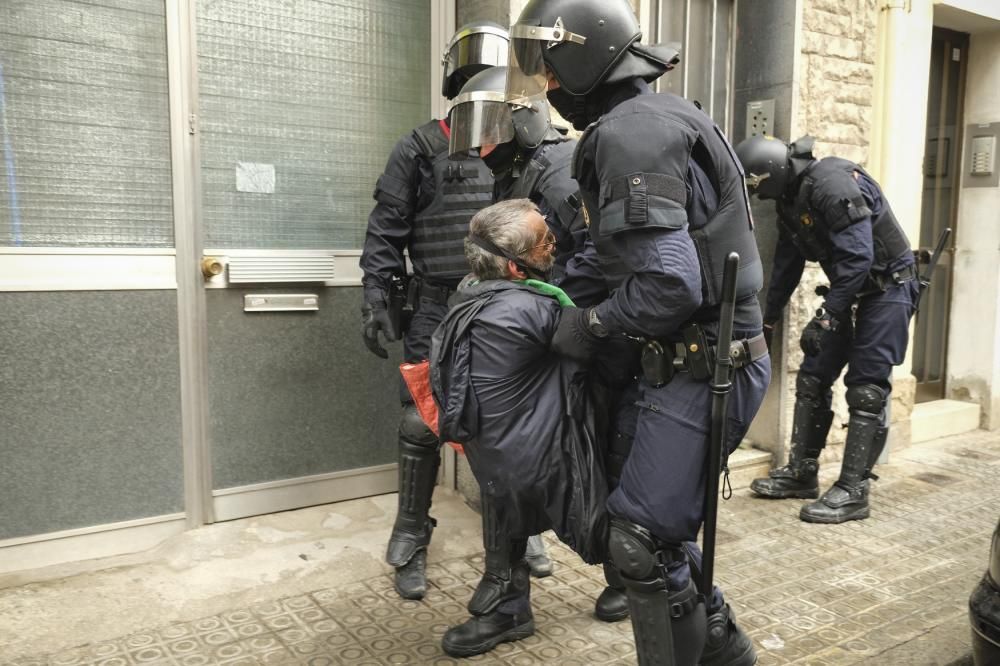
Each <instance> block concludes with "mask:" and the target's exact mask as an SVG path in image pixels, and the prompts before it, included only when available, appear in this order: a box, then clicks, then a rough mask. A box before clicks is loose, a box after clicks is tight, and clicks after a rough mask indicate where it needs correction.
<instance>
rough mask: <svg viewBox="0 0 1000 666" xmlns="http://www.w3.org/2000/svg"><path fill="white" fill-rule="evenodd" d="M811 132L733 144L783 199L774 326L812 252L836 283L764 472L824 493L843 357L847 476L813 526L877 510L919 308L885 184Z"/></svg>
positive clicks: (794, 490) (756, 186)
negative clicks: (781, 446)
mask: <svg viewBox="0 0 1000 666" xmlns="http://www.w3.org/2000/svg"><path fill="white" fill-rule="evenodd" d="M812 147H813V140H812V138H810V137H804V138H802V139H799V140H798V141H796V142H795V143H793V144H792V145H791V146H788V145H786V144H785V143H784V142H782V141H780V140H778V139H775V138H774V137H765V136H756V137H751V138H749V139H747V140H746V141H743V142H742V143H741V144H740V145H739V146H737V148H736V152H737V154H738V156H739V158H740V161H741V162H742V163H743V167H744V168H745V169H746V171H747V184H748V186H749V188H750V190H751V192H752V193H754V194H756V195H757V196H758V197H759V198H760V199H772V200H774V201H775V204H776V207H777V212H778V224H779V228H778V231H779V236H778V244H777V249H776V250H775V255H774V268H773V269H772V272H771V284H770V287H769V289H768V294H767V304H766V307H765V310H764V326H765V331H770V330H773V327H774V325H775V324H776V323H777V322H778V321H779V320H780V318H781V313H782V310H783V309H784V307H785V305H786V304H787V303H788V300H789V298H790V297H791V295H792V292H794V291H795V287H796V286H797V285H798V283H799V279H800V278H801V276H802V270H803V267H804V265H805V262H806V261H816V262H819V264H820V266H821V267H822V269H823V272H824V273H826V276H827V278H828V279H829V280H830V285H829V289H828V291H826V295H825V297H824V301H823V306H822V307H821V308H819V309H818V310H817V311H816V313H815V316H814V317H813V318H812V320H811V321H810V322H809V323H808V324H807V325H806V327H805V329H804V330H803V332H802V338H801V340H800V345H801V347H802V351H803V352H805V358H804V360H803V361H802V365H801V366H800V367H799V374H798V377H797V378H796V382H795V411H794V416H793V425H792V441H791V450H790V452H789V457H788V464H787V465H785V466H783V467H779V468H777V469H774V470H772V471H771V473H770V475H769V476H768V478H766V479H757V480H755V481H754V482H753V483H752V484H751V486H750V487H751V489H752V490H753V491H754V492H755V493H757V494H758V495H760V496H761V497H769V498H786V497H796V498H804V499H815V498H817V497H819V486H818V483H817V480H816V473H817V471H818V469H819V462H818V460H819V454H820V452H821V451H822V450H823V447H824V446H825V445H826V437H827V433H828V432H829V430H830V424H831V422H832V421H833V412H832V411H831V409H830V404H831V399H832V393H831V390H830V387H831V386H832V384H833V382H834V381H835V380H836V379H837V377H838V376H839V375H840V373H841V371H842V370H843V369H844V366H845V365H846V366H847V374H846V375H845V376H844V384H845V385H846V386H847V405H848V409H849V411H850V418H849V420H848V427H847V442H846V443H845V445H844V461H843V463H842V465H841V468H840V478H839V479H838V480H837V481H836V483H834V484H833V486H832V487H831V488H830V489H828V490H827V491H826V492H825V493H823V496H822V497H819V499H818V500H817V501H815V502H812V503H811V504H807V505H806V506H803V507H802V510H801V511H800V513H799V517H800V518H801V519H802V520H804V521H806V522H810V523H842V522H844V521H847V520H862V519H864V518H867V517H868V515H869V506H868V486H869V481H868V479H869V478H876V477H875V475H874V474H872V468H873V467H874V465H875V462H876V460H878V457H879V455H880V454H881V453H882V449H883V448H884V447H885V442H886V438H887V437H888V434H889V423H888V414H887V409H888V404H889V393H890V391H891V390H892V383H891V376H892V366H894V365H899V364H900V363H902V362H903V358H904V356H905V355H906V345H907V341H908V333H907V330H908V327H909V323H910V317H912V316H913V313H914V311H915V309H916V302H917V298H918V296H919V293H920V286H919V281H918V279H917V271H916V266H915V261H914V257H913V252H912V251H911V249H910V242H909V240H908V239H907V238H906V234H905V233H904V232H903V230H902V229H901V228H900V226H899V223H898V222H897V221H896V217H895V216H894V215H893V213H892V209H891V208H890V207H889V202H888V201H886V199H885V195H884V194H883V193H882V190H881V188H880V187H879V185H878V183H876V182H875V179H873V178H872V177H871V176H870V175H868V173H867V172H865V170H864V169H862V168H861V167H860V166H858V165H857V164H855V163H854V162H850V161H848V160H845V159H841V158H839V157H826V158H823V159H821V160H817V159H816V158H815V157H813V154H812Z"/></svg>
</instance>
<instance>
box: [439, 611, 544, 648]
mask: <svg viewBox="0 0 1000 666" xmlns="http://www.w3.org/2000/svg"><path fill="white" fill-rule="evenodd" d="M534 633H535V619H534V617H533V616H532V615H531V609H530V608H529V609H528V611H527V612H526V613H516V614H513V615H509V614H507V613H503V612H501V611H499V610H494V611H491V612H489V613H487V614H486V615H473V616H472V617H470V618H469V619H468V620H466V621H465V622H463V623H462V624H460V625H458V626H455V627H451V628H450V629H448V631H446V632H444V638H442V639H441V648H442V649H443V650H444V651H445V654H447V655H449V656H451V657H471V656H473V655H477V654H483V653H484V652H489V651H490V650H492V649H493V648H495V647H496V646H497V645H500V643H507V642H510V641H519V640H521V639H522V638H527V637H528V636H531V635H533V634H534Z"/></svg>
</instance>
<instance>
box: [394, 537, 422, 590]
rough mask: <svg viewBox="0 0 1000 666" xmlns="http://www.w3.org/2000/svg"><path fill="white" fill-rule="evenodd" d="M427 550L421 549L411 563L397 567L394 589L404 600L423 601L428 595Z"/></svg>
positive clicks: (414, 555)
mask: <svg viewBox="0 0 1000 666" xmlns="http://www.w3.org/2000/svg"><path fill="white" fill-rule="evenodd" d="M426 570H427V549H426V548H421V549H420V550H418V551H417V552H416V553H414V554H413V557H411V558H410V561H409V562H407V563H406V564H404V565H403V566H401V567H396V575H395V578H394V580H393V587H395V588H396V592H397V593H398V594H399V596H401V597H403V598H404V599H423V598H424V595H425V594H427V573H426Z"/></svg>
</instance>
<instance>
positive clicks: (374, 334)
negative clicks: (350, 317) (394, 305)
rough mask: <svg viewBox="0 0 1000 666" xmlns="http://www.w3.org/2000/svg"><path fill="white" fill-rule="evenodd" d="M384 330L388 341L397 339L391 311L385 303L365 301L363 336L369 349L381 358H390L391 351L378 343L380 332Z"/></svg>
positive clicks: (362, 322) (362, 320)
mask: <svg viewBox="0 0 1000 666" xmlns="http://www.w3.org/2000/svg"><path fill="white" fill-rule="evenodd" d="M379 331H382V335H384V336H385V340H386V342H394V341H395V340H396V332H395V330H394V329H393V327H392V320H391V319H389V311H388V310H386V309H385V303H365V304H364V305H363V306H361V336H362V337H363V338H364V341H365V346H366V347H368V351H370V352H371V353H373V354H375V355H376V356H378V357H379V358H389V352H387V351H386V350H385V349H383V348H382V345H380V344H379V343H378V332H379Z"/></svg>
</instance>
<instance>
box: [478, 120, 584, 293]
mask: <svg viewBox="0 0 1000 666" xmlns="http://www.w3.org/2000/svg"><path fill="white" fill-rule="evenodd" d="M553 134H555V133H553ZM557 136H558V138H556V139H553V140H547V141H546V142H545V143H543V144H542V145H541V146H539V147H538V149H537V150H535V154H534V155H532V156H531V158H530V159H529V160H528V163H527V164H526V165H525V166H524V167H522V169H521V172H520V174H518V176H517V177H516V178H514V179H513V187H512V188H511V189H510V190H509V191H507V192H502V191H499V188H498V193H497V194H498V196H497V197H496V198H495V200H496V201H502V200H505V199H530V200H531V201H534V202H535V203H537V204H539V205H541V206H543V208H544V209H545V210H543V211H542V212H543V213H544V214H549V213H552V214H554V215H555V217H556V219H555V220H551V219H550V220H549V224H550V225H552V224H558V226H559V229H560V231H559V232H558V233H557V234H556V238H557V240H558V243H557V245H556V265H557V266H558V267H560V268H559V270H562V268H561V267H564V266H565V264H566V262H567V261H569V259H571V258H572V257H573V255H575V254H576V253H577V252H578V251H579V250H580V249H581V248H580V247H577V242H578V241H577V238H578V236H577V237H575V236H574V234H577V232H579V231H581V230H582V229H583V228H584V221H583V215H581V214H580V194H579V188H578V187H577V184H576V181H574V180H573V179H572V178H570V176H569V173H568V172H569V169H570V166H571V164H572V160H573V152H574V151H575V150H576V143H575V142H573V141H571V140H570V139H567V138H565V137H563V136H561V135H557ZM498 184H499V181H498ZM556 275H558V273H557V274H556Z"/></svg>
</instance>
